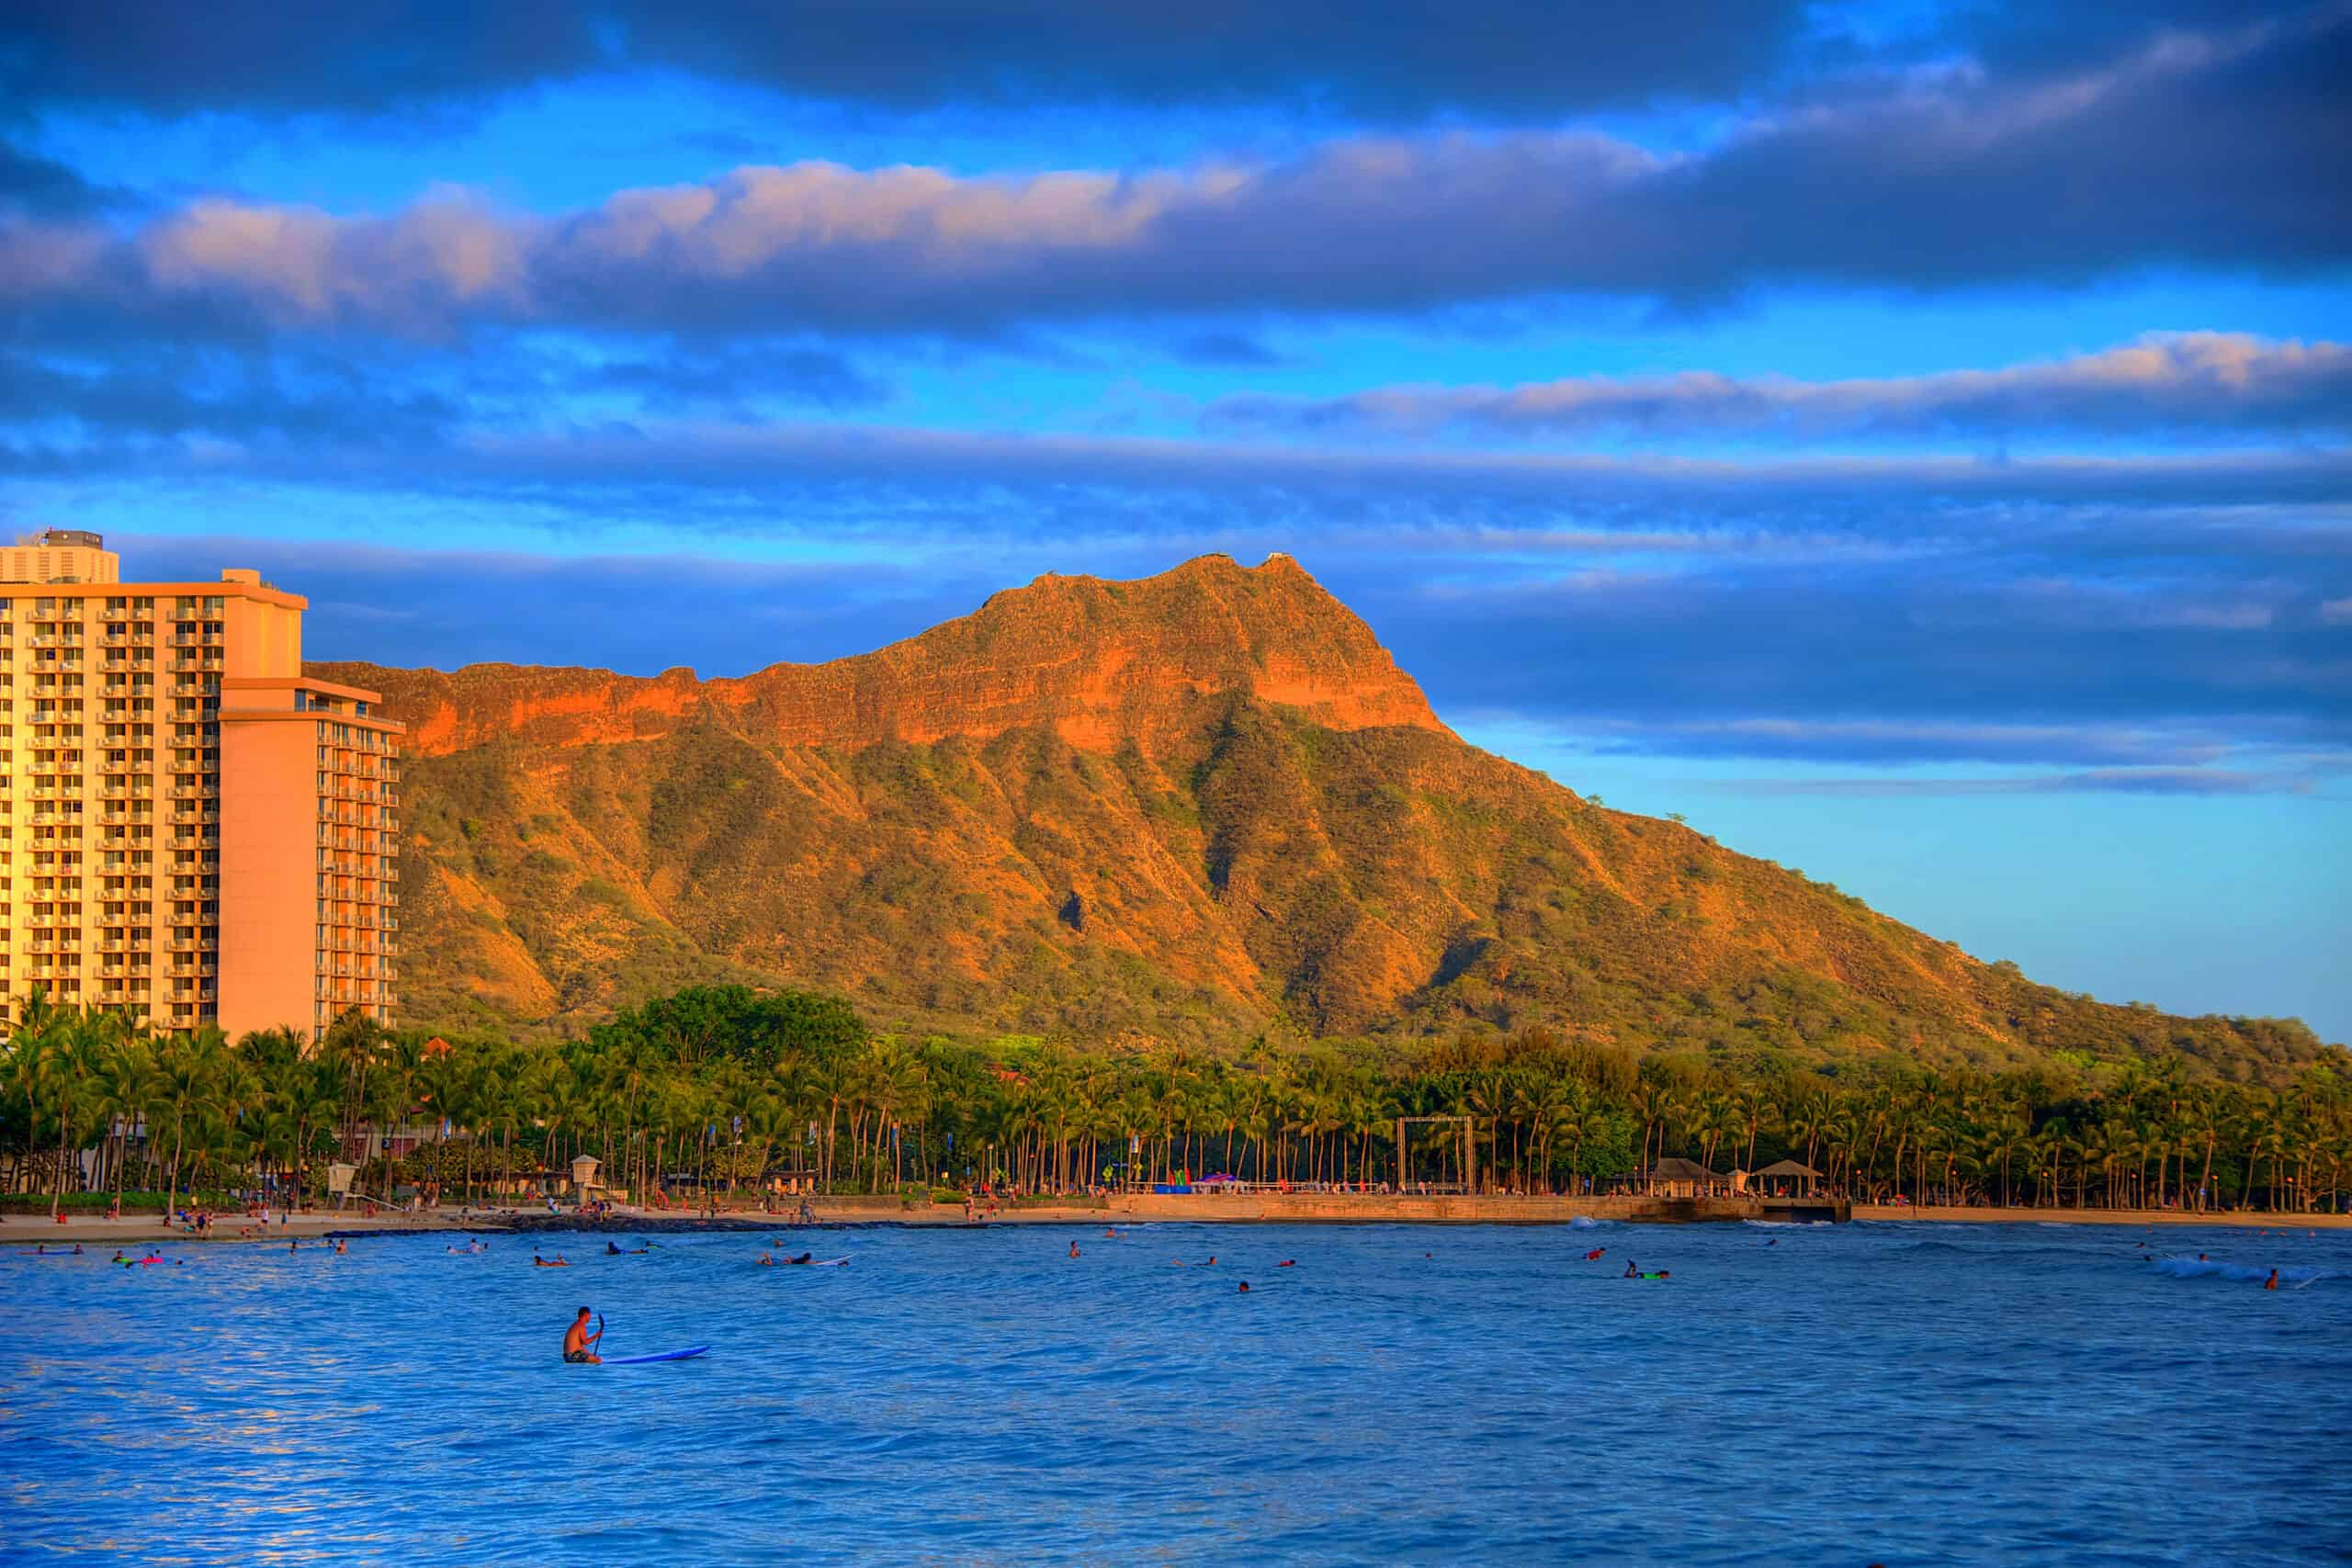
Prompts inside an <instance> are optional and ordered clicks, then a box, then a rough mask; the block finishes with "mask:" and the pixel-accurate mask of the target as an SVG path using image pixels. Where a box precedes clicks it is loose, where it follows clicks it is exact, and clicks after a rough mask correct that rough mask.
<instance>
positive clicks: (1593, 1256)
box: [1584, 1247, 1609, 1263]
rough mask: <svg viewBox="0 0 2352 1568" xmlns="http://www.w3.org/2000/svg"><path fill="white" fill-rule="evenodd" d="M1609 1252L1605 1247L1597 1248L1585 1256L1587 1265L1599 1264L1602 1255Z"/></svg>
mask: <svg viewBox="0 0 2352 1568" xmlns="http://www.w3.org/2000/svg"><path fill="white" fill-rule="evenodd" d="M1608 1250H1609V1249H1608V1248H1607V1247H1594V1248H1593V1249H1592V1250H1591V1251H1590V1252H1588V1253H1586V1254H1585V1255H1584V1260H1585V1261H1586V1262H1587V1263H1598V1262H1600V1255H1601V1254H1602V1253H1604V1252H1606V1251H1608Z"/></svg>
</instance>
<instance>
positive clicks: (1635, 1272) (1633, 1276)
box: [1619, 1258, 1642, 1280]
mask: <svg viewBox="0 0 2352 1568" xmlns="http://www.w3.org/2000/svg"><path fill="white" fill-rule="evenodd" d="M1641 1277H1642V1271H1641V1270H1640V1269H1636V1268H1634V1260H1633V1259H1632V1258H1627V1259H1625V1272H1624V1273H1623V1274H1622V1275H1620V1276H1619V1278H1621V1279H1625V1280H1638V1279H1640V1278H1641Z"/></svg>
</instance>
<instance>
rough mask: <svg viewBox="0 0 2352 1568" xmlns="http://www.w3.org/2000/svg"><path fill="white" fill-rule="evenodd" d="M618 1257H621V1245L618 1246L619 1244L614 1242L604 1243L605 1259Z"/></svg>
mask: <svg viewBox="0 0 2352 1568" xmlns="http://www.w3.org/2000/svg"><path fill="white" fill-rule="evenodd" d="M620 1255H621V1244H620V1243H619V1242H616V1241H608V1242H606V1243H605V1257H607V1258H618V1257H619V1256H620Z"/></svg>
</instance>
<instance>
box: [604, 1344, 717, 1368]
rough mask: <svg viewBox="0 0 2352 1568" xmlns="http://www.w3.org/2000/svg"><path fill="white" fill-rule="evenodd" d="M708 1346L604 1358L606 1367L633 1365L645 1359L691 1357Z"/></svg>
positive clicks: (672, 1359)
mask: <svg viewBox="0 0 2352 1568" xmlns="http://www.w3.org/2000/svg"><path fill="white" fill-rule="evenodd" d="M709 1348H710V1347H709V1346H707V1345H696V1346H695V1347H694V1348H691V1349H687V1350H662V1351H659V1352H657V1353H656V1354H654V1355H650V1356H607V1357H605V1365H606V1366H608V1367H634V1366H637V1365H639V1364H640V1363H642V1362H645V1361H684V1360H687V1359H691V1358H693V1357H695V1356H699V1355H701V1354H702V1353H703V1352H705V1351H707V1350H708V1349H709Z"/></svg>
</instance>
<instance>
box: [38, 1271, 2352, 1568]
mask: <svg viewBox="0 0 2352 1568" xmlns="http://www.w3.org/2000/svg"><path fill="white" fill-rule="evenodd" d="M759 1239H760V1238H758V1237H754V1236H745V1235H720V1236H696V1237H690V1238H666V1237H665V1238H662V1247H661V1248H660V1249H659V1250H657V1251H655V1252H652V1253H650V1254H649V1255H647V1256H644V1257H632V1258H604V1257H599V1256H596V1255H595V1254H596V1251H597V1249H600V1248H601V1247H602V1246H603V1240H602V1238H601V1237H591V1236H585V1235H581V1236H566V1237H560V1238H554V1237H549V1238H539V1242H540V1245H541V1247H543V1248H544V1249H548V1250H552V1248H551V1247H550V1245H549V1244H550V1243H552V1242H555V1241H559V1240H560V1242H561V1243H562V1247H563V1250H564V1252H565V1253H566V1254H567V1255H568V1256H569V1257H570V1258H571V1259H572V1260H573V1263H574V1266H573V1267H571V1268H570V1269H533V1268H531V1267H530V1254H531V1250H532V1243H531V1240H530V1239H527V1238H526V1239H524V1240H521V1241H516V1240H499V1241H495V1242H493V1244H492V1249H491V1250H490V1251H489V1252H488V1253H486V1254H481V1255H477V1256H473V1257H451V1256H448V1255H447V1253H446V1252H445V1251H444V1250H443V1249H444V1247H445V1245H446V1244H447V1238H446V1237H442V1236H403V1237H396V1238H380V1239H368V1240H362V1241H355V1242H353V1243H352V1247H351V1251H350V1253H349V1254H348V1255H347V1256H345V1257H342V1258H335V1257H333V1256H331V1255H330V1254H329V1253H327V1252H326V1251H325V1250H324V1249H323V1248H317V1247H310V1246H306V1247H303V1248H302V1249H301V1251H300V1252H298V1253H295V1254H293V1255H290V1256H289V1255H288V1254H287V1253H286V1252H284V1251H283V1250H277V1251H270V1250H265V1249H260V1248H256V1247H226V1246H216V1247H167V1248H165V1249H164V1251H165V1252H166V1255H167V1256H169V1257H172V1258H185V1259H186V1260H187V1261H186V1263H185V1265H184V1266H182V1265H177V1264H167V1265H164V1266H159V1267H154V1268H144V1269H119V1268H116V1267H113V1266H111V1265H109V1264H107V1262H106V1261H105V1260H104V1258H101V1257H98V1256H95V1255H94V1256H91V1257H88V1258H84V1259H80V1260H74V1261H63V1262H59V1261H25V1260H23V1259H22V1258H18V1257H15V1256H11V1257H9V1258H6V1260H0V1559H5V1560H6V1561H7V1562H43V1561H49V1560H51V1559H62V1560H74V1559H82V1560H91V1561H103V1560H107V1559H125V1560H129V1559H137V1560H140V1561H144V1562H239V1563H255V1564H261V1563H292V1562H334V1563H346V1562H410V1563H413V1562H528V1563H538V1562H580V1563H626V1562H665V1563H666V1562H747V1561H764V1560H777V1559H784V1558H787V1557H788V1558H792V1559H797V1560H803V1561H807V1560H815V1561H819V1562H925V1563H962V1562H1116V1563H1130V1562H1214V1563H1230V1562H1252V1561H1283V1562H1333V1563H1337V1562H1577V1561H1592V1562H1673V1563H1791V1564H1815V1563H1856V1564H1860V1563H1866V1562H1883V1563H1887V1564H1890V1565H1892V1564H1899V1563H1945V1562H2016V1563H2033V1564H2066V1563H2159V1562H2162V1563H2171V1562H2185V1563H2211V1562H2248V1563H2254V1562H2264V1563H2269V1562H2341V1561H2345V1560H2346V1557H2347V1554H2352V1235H2347V1234H2346V1233H2342V1232H2329V1233H2322V1234H2321V1235H2318V1236H2315V1237H2314V1236H2312V1235H2307V1234H2303V1233H2300V1232H2299V1233H2294V1234H2290V1235H2256V1234H2254V1233H2253V1232H2251V1231H2222V1230H2168V1231H2161V1232H2157V1233H2154V1250H2153V1255H2152V1256H2153V1258H2154V1259H2155V1260H2150V1255H2147V1254H2143V1248H2142V1247H2140V1246H2139V1242H2140V1239H2141V1236H2140V1234H2139V1233H2137V1232H2126V1231H2120V1230H2111V1229H2107V1228H2103V1227H2087V1226H2086V1227H2071V1226H2057V1225H2001V1226H1959V1225H1927V1224H1904V1225H1848V1226H1762V1225H1730V1226H1697V1225H1693V1226H1681V1227H1663V1226H1625V1225H1600V1226H1597V1227H1592V1228H1578V1229H1568V1228H1509V1227H1476V1228H1468V1227H1464V1228H1445V1227H1435V1226H1389V1225H1379V1226H1288V1225H1285V1226H1238V1225H1228V1226H1194V1225H1175V1224H1158V1225H1147V1226H1141V1227H1137V1228H1136V1229H1134V1230H1132V1231H1126V1232H1123V1234H1122V1235H1121V1236H1120V1238H1119V1239H1116V1240H1111V1239H1106V1238H1104V1237H1103V1235H1102V1234H1101V1231H1100V1230H1099V1229H1059V1228H1047V1227H1011V1226H1006V1227H1000V1228H995V1229H989V1230H978V1231H974V1230H961V1229H958V1230H947V1231H925V1230H899V1229H894V1228H888V1227H877V1228H873V1229H857V1228H846V1229H827V1230H824V1231H820V1232H811V1233H797V1234H796V1235H791V1236H788V1237H786V1239H787V1240H790V1241H792V1242H794V1243H795V1244H796V1246H804V1245H805V1246H807V1247H813V1248H814V1249H815V1250H816V1252H817V1253H818V1255H819V1256H820V1257H828V1256H834V1255H840V1254H846V1255H848V1256H849V1257H850V1258H851V1262H850V1264H849V1265H848V1266H847V1267H845V1268H840V1269H784V1268H779V1269H762V1268H758V1267H756V1266H755V1265H754V1264H753V1261H752V1259H753V1258H754V1257H755V1256H756V1254H757V1252H758V1250H759ZM1073 1239H1075V1240H1076V1241H1077V1243H1078V1246H1079V1247H1080V1257H1078V1258H1070V1257H1069V1245H1070V1243H1071V1242H1072V1240H1073ZM1594 1247H1604V1248H1606V1249H1607V1250H1606V1253H1605V1255H1604V1256H1603V1257H1602V1258H1600V1259H1599V1260H1597V1261H1590V1262H1588V1261H1587V1260H1586V1258H1585V1257H1584V1254H1585V1253H1586V1252H1587V1251H1589V1250H1590V1249H1592V1248H1594ZM102 1250H106V1249H102ZM2200 1252H2201V1253H2204V1254H2206V1255H2208V1256H2207V1262H2206V1263H2205V1264H2204V1265H2202V1266H2199V1264H2198V1263H2197V1262H2196V1258H2197V1255H2198V1254H2199V1253H2200ZM1211 1256H1214V1257H1215V1258H1216V1266H1215V1267H1214V1268H1212V1267H1208V1266H1207V1265H1206V1260H1207V1259H1208V1258H1210V1257H1211ZM1628 1258H1632V1259H1634V1260H1637V1261H1638V1262H1639V1263H1640V1265H1641V1267H1642V1268H1644V1269H1668V1270H1670V1272H1671V1275H1672V1278H1671V1279H1668V1280H1655V1281H1627V1280H1623V1279H1621V1278H1620V1277H1619V1276H1620V1275H1621V1273H1622V1272H1623V1268H1624V1265H1625V1263H1626V1261H1627V1259H1628ZM1285 1259H1295V1267H1292V1268H1283V1267H1279V1265H1280V1264H1281V1263H1282V1262H1283V1260H1285ZM1179 1262H1181V1263H1182V1264H1184V1265H1186V1266H1185V1267H1181V1268H1180V1267H1176V1264H1177V1263H1179ZM2273 1266H2276V1267H2278V1268H2279V1269H2280V1272H2281V1277H2282V1279H2283V1280H2287V1281H2288V1288H2286V1289H2282V1290H2279V1291H2277V1292H2267V1291H2264V1290H2263V1289H2261V1288H2260V1285H2259V1283H2258V1282H2257V1281H2258V1280H2260V1279H2261V1278H2263V1277H2265V1276H2267V1272H2268V1270H2269V1269H2270V1268H2272V1267H2273ZM1242 1280H1248V1281H1249V1283H1250V1292H1249V1293H1248V1294H1246V1295H1245V1294H1243V1293H1241V1292H1240V1291H1239V1290H1238V1284H1239V1283H1240V1282H1241V1281H1242ZM583 1304H584V1305H589V1306H593V1307H594V1308H596V1309H597V1310H598V1311H600V1312H601V1313H602V1314H604V1316H605V1321H606V1324H607V1325H608V1334H607V1337H606V1339H605V1350H606V1353H607V1354H610V1355H616V1356H619V1355H629V1354H634V1353H639V1352H645V1351H652V1350H660V1349H666V1348H675V1347H680V1346H685V1345H694V1344H702V1343H708V1344H709V1345H711V1346H712V1347H713V1348H712V1350H711V1352H710V1354H709V1355H707V1356H706V1357H704V1358H702V1359H698V1360H691V1361H681V1362H672V1363H666V1364H661V1365H653V1366H642V1367H606V1368H598V1369H589V1368H578V1367H567V1366H565V1365H563V1364H561V1362H560V1359H559V1349H560V1337H561V1334H562V1331H563V1329H564V1326H565V1325H566V1324H567V1323H568V1321H569V1320H570V1318H571V1314H572V1312H573V1310H574V1309H575V1308H576V1307H578V1306H580V1305H583Z"/></svg>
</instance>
